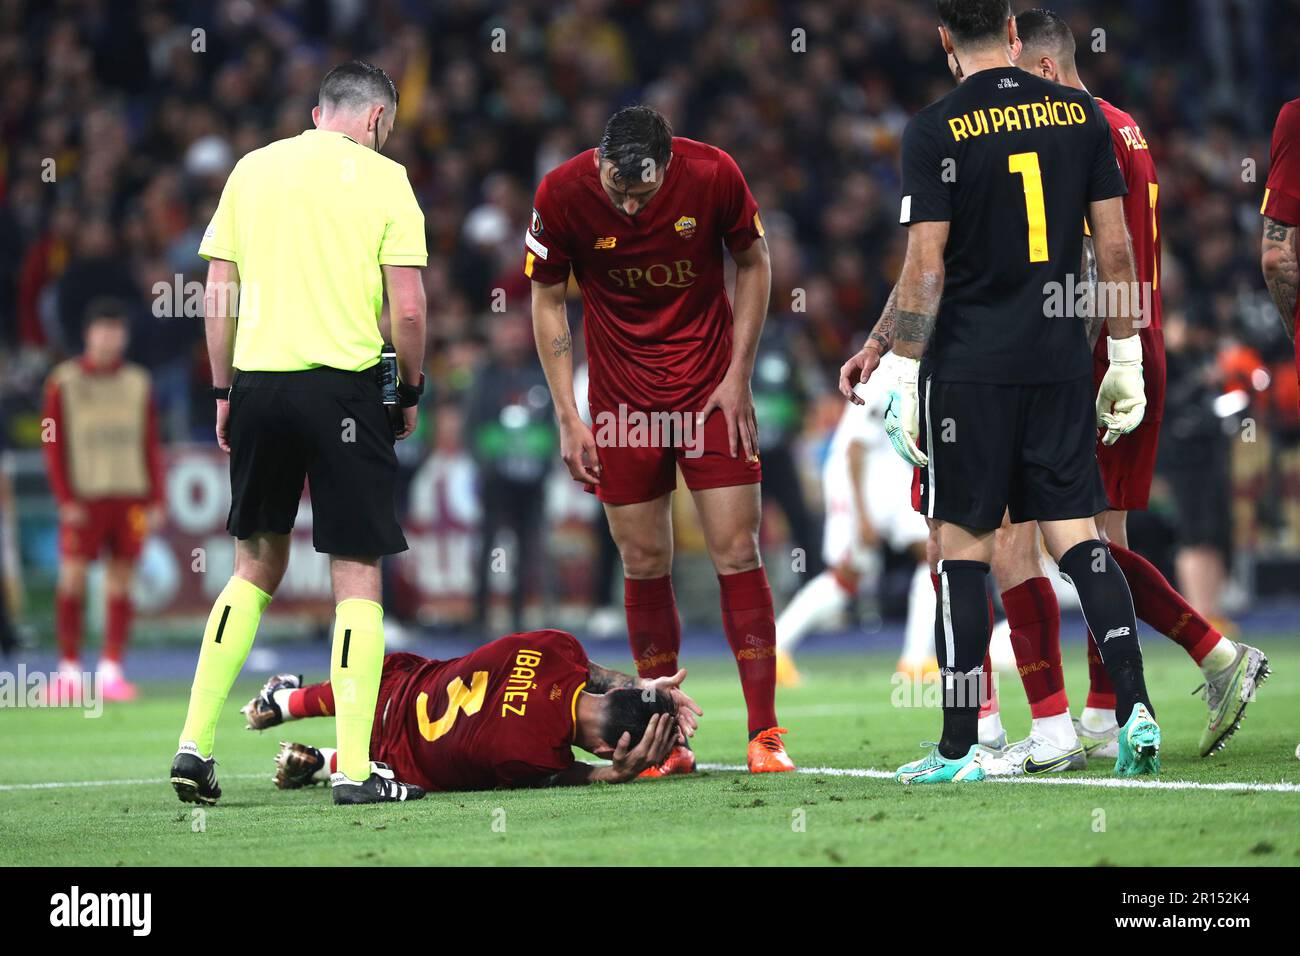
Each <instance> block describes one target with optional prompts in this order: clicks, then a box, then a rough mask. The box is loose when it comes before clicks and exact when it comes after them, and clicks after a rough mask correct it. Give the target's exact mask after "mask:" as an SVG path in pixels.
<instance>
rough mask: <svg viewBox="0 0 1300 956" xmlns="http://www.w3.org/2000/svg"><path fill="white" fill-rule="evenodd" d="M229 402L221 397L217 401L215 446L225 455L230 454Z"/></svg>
mask: <svg viewBox="0 0 1300 956" xmlns="http://www.w3.org/2000/svg"><path fill="white" fill-rule="evenodd" d="M229 423H230V402H228V401H226V400H225V399H221V400H219V401H218V402H217V446H218V447H219V448H220V449H221V450H222V451H224V452H225V453H226V454H227V455H229V454H230V424H229Z"/></svg>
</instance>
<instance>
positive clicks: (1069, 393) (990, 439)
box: [919, 375, 1124, 531]
mask: <svg viewBox="0 0 1300 956" xmlns="http://www.w3.org/2000/svg"><path fill="white" fill-rule="evenodd" d="M919 417H920V423H921V439H920V442H919V444H920V448H921V450H922V451H923V452H925V453H926V454H927V455H929V457H930V462H929V464H928V465H927V466H926V467H925V468H922V469H920V472H921V513H922V514H924V515H926V516H927V517H930V518H937V519H939V520H941V521H950V522H952V523H953V524H958V525H962V526H964V527H967V528H974V529H977V530H984V531H988V530H993V529H996V528H998V527H999V526H1000V525H1001V524H1002V515H1003V512H1004V511H1006V510H1007V509H1010V511H1011V520H1012V521H1014V522H1020V521H1057V520H1064V519H1067V518H1088V517H1092V516H1093V515H1096V514H1098V513H1100V512H1102V511H1105V510H1106V508H1107V502H1106V489H1105V486H1104V485H1103V483H1102V480H1101V471H1100V469H1099V468H1098V466H1097V450H1096V449H1097V426H1096V412H1095V410H1094V404H1093V383H1092V376H1091V375H1085V376H1083V377H1081V378H1077V379H1074V380H1072V381H1067V382H1059V383H1051V384H1047V385H986V384H983V383H977V382H936V381H933V379H932V378H927V379H925V380H924V381H922V382H921V388H920V413H919ZM1123 440H1124V439H1123V438H1121V439H1120V441H1123Z"/></svg>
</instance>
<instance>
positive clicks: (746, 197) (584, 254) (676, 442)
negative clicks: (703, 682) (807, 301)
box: [524, 106, 794, 772]
mask: <svg viewBox="0 0 1300 956" xmlns="http://www.w3.org/2000/svg"><path fill="white" fill-rule="evenodd" d="M524 243H525V249H524V254H525V259H524V272H525V274H526V275H527V276H528V277H529V278H531V279H532V280H533V331H534V334H535V336H536V339H537V348H538V352H539V354H540V355H541V360H542V365H543V367H544V368H545V370H546V377H547V381H548V382H549V384H550V389H551V394H552V397H553V399H554V402H555V408H556V413H557V416H558V418H559V424H560V443H561V454H562V456H563V458H564V461H565V464H566V465H568V468H569V471H570V473H571V474H572V475H573V477H574V479H576V480H578V481H580V482H583V483H584V484H585V485H586V486H587V488H588V490H593V491H594V492H595V494H596V496H597V497H598V498H599V499H600V500H601V502H602V503H603V504H604V507H605V512H606V514H607V515H608V517H609V525H610V531H611V532H612V534H613V536H614V540H615V542H616V543H617V544H618V547H619V552H620V554H621V556H622V559H623V568H624V573H625V574H626V576H627V581H626V587H625V595H626V597H625V604H626V608H627V622H628V636H629V640H630V642H631V645H632V653H633V657H634V658H635V660H636V665H637V672H638V673H639V674H641V675H642V676H643V677H654V676H659V675H663V674H672V673H674V672H675V671H676V670H677V653H678V649H679V646H680V643H681V627H680V623H679V621H678V617H677V607H676V604H675V601H674V598H673V590H672V578H671V571H672V551H673V545H672V542H673V537H672V523H671V518H670V515H671V495H672V492H673V490H674V489H675V487H676V484H677V479H676V472H677V469H679V468H680V469H681V472H682V475H683V477H684V478H685V479H686V484H687V487H688V488H690V490H691V493H692V495H693V496H694V499H695V505H696V508H697V510H698V512H699V515H700V521H701V524H702V527H703V531H704V537H705V540H706V542H707V545H708V549H709V554H710V557H711V558H712V559H713V564H714V567H715V569H716V570H717V573H718V584H719V588H720V590H721V595H722V621H723V627H724V629H725V631H726V634H727V641H728V643H729V644H730V645H731V649H732V652H733V653H734V654H735V658H736V664H737V667H738V668H739V671H740V680H741V685H742V687H743V689H744V693H745V703H746V706H747V708H748V711H749V734H750V745H749V768H750V770H752V771H754V772H763V771H772V770H792V769H794V765H793V763H791V761H790V758H789V757H788V756H787V755H786V753H785V749H784V747H783V746H782V744H781V739H780V736H779V735H780V734H781V733H784V732H785V731H783V730H782V729H781V728H778V727H777V726H776V723H777V721H776V711H775V704H774V701H775V685H776V658H775V617H774V614H773V609H772V593H771V590H770V588H769V587H768V583H767V576H766V574H765V572H764V570H763V567H762V562H761V559H760V556H759V551H758V526H759V516H760V511H761V505H760V498H759V486H758V482H759V479H760V477H761V471H760V466H759V461H758V423H757V421H756V419H755V415H754V401H753V396H752V394H751V392H750V377H751V374H752V372H753V366H754V355H755V352H756V349H757V344H758V339H759V334H760V332H761V331H762V326H763V319H764V316H765V314H766V312H767V301H768V294H769V288H770V285H771V268H770V265H769V262H768V252H767V243H766V240H764V238H763V225H762V221H761V220H760V218H759V215H758V206H757V204H756V203H755V202H754V197H753V196H752V195H750V192H749V187H748V186H747V185H746V183H745V179H744V177H743V176H742V175H741V172H740V169H739V168H738V167H737V166H736V163H735V162H734V161H733V160H732V158H731V157H730V156H728V155H727V154H726V153H725V152H723V151H722V150H720V149H717V148H716V147H713V146H709V145H707V144H705V143H697V142H694V141H693V140H689V139H684V138H682V137H675V136H673V135H672V130H671V128H670V127H669V125H668V122H667V121H666V120H665V119H664V118H663V117H662V116H661V115H660V114H659V113H657V112H655V111H654V110H652V109H650V108H648V107H644V106H635V107H629V108H627V109H624V110H620V111H619V112H618V113H616V114H615V115H614V116H613V117H612V118H611V119H610V120H609V123H608V125H607V126H606V128H605V133H604V136H603V137H602V139H601V144H600V146H599V147H597V148H596V149H590V150H587V151H586V152H583V153H580V154H579V155H577V156H575V157H574V158H573V159H571V160H569V161H568V162H566V163H563V164H561V165H560V166H559V167H557V168H556V169H554V170H552V171H551V172H550V173H548V174H547V175H546V177H545V178H544V179H543V180H542V182H541V184H540V185H539V186H538V188H537V198H536V202H535V206H534V210H533V217H532V222H531V224H530V225H529V229H528V232H527V233H526V235H525V237H524ZM724 247H725V248H726V250H727V251H728V252H730V254H731V257H732V259H733V260H735V263H736V292H735V309H734V313H733V309H732V304H731V302H730V301H729V300H728V298H727V293H726V289H725V286H724V262H723V249H724ZM570 273H572V274H573V276H574V277H575V278H576V279H577V281H578V286H579V288H580V289H581V291H582V302H583V310H584V325H583V328H584V336H585V340H586V346H587V359H588V364H589V369H590V401H591V420H592V424H591V426H590V427H588V426H587V425H586V424H584V423H583V421H582V418H581V417H580V416H579V413H578V409H577V405H576V403H575V400H574V391H573V362H572V356H571V350H572V343H571V339H570V336H569V323H568V316H567V312H566V306H565V293H566V288H567V284H568V279H569V275H570ZM693 766H694V758H693V757H692V756H691V754H690V752H689V751H688V750H686V749H685V748H684V747H683V748H680V749H678V750H675V751H674V752H673V754H672V756H671V757H670V759H669V761H668V762H667V763H666V764H665V766H664V768H661V771H660V772H689V771H690V770H691V769H692V768H693Z"/></svg>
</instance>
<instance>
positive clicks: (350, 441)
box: [226, 368, 406, 557]
mask: <svg viewBox="0 0 1300 956" xmlns="http://www.w3.org/2000/svg"><path fill="white" fill-rule="evenodd" d="M228 433H229V440H230V517H229V519H228V520H227V522H226V528H227V530H229V531H230V533H231V534H233V535H234V536H235V537H237V538H248V537H250V536H252V535H253V534H256V533H258V532H272V533H275V534H288V533H289V532H290V531H291V530H293V524H294V519H295V518H296V516H297V514H298V502H299V499H300V498H301V497H302V489H303V481H304V479H306V480H307V481H308V482H309V490H310V494H311V520H312V542H313V544H314V545H315V547H316V550H317V551H321V552H324V553H325V554H333V555H343V556H349V557H378V556H380V555H385V554H396V553H398V552H399V551H405V550H406V537H405V536H404V535H403V534H402V529H401V526H400V525H399V524H398V523H397V516H396V514H395V510H394V493H395V486H396V479H397V455H396V453H395V452H394V451H393V431H392V426H391V425H390V424H389V421H388V416H387V414H386V413H385V411H384V407H383V405H382V404H381V400H380V389H379V379H378V373H377V372H376V371H374V370H370V369H368V370H366V371H364V372H344V371H340V370H338V369H332V368H315V369H310V370H308V371H303V372H236V373H235V381H234V388H232V389H231V392H230V421H229V426H228Z"/></svg>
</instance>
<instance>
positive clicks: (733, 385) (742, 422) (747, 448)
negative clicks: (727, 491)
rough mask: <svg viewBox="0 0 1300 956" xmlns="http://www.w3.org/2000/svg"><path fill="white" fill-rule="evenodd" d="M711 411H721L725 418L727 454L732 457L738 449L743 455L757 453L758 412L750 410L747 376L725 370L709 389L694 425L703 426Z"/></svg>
mask: <svg viewBox="0 0 1300 956" xmlns="http://www.w3.org/2000/svg"><path fill="white" fill-rule="evenodd" d="M714 411H721V412H722V416H723V418H725V419H726V420H727V439H728V441H729V442H730V444H731V457H732V458H735V457H736V451H737V449H739V450H740V451H742V452H744V455H745V458H746V459H753V458H756V457H757V456H758V416H757V414H755V412H754V393H753V392H752V391H751V390H750V387H749V379H748V378H746V377H744V376H740V375H733V374H732V373H731V372H728V373H727V375H726V377H725V378H723V380H722V382H721V383H719V385H718V387H717V388H715V389H714V390H713V394H712V395H710V396H709V400H708V401H707V402H705V403H704V408H703V410H701V412H700V414H699V415H698V416H697V417H696V420H695V425H696V427H697V428H703V427H704V423H705V422H706V421H707V420H708V418H709V416H710V415H712V414H713V412H714Z"/></svg>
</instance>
